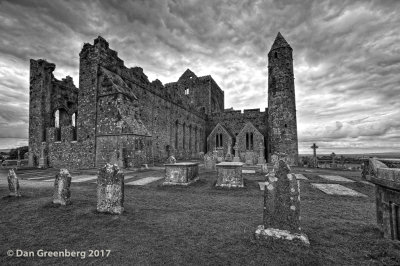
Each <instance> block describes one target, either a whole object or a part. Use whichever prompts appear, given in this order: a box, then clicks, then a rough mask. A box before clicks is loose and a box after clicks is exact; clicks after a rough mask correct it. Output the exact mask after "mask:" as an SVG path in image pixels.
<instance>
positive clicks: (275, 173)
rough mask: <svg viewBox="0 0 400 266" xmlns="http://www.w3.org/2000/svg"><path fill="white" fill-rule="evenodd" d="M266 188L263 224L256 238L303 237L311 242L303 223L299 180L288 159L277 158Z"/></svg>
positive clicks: (302, 239) (294, 238)
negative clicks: (304, 232) (292, 172)
mask: <svg viewBox="0 0 400 266" xmlns="http://www.w3.org/2000/svg"><path fill="white" fill-rule="evenodd" d="M274 159H275V158H274ZM265 188H266V189H265V190H264V213H263V225H260V226H258V227H257V230H256V233H255V235H256V238H265V239H268V238H272V239H285V240H300V241H301V242H302V243H304V244H306V245H309V244H310V243H309V240H308V237H307V236H306V235H305V234H303V233H302V231H301V227H300V187H299V182H298V181H297V180H296V177H295V176H294V175H293V174H291V173H290V167H289V165H288V164H287V163H286V162H285V161H284V160H282V159H279V161H276V160H275V162H274V167H273V169H272V171H271V172H270V173H269V174H268V180H267V181H266V182H265Z"/></svg>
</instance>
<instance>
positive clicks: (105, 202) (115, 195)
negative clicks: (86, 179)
mask: <svg viewBox="0 0 400 266" xmlns="http://www.w3.org/2000/svg"><path fill="white" fill-rule="evenodd" d="M97 211H98V212H107V213H112V214H121V213H122V212H123V211H124V173H123V172H122V171H121V170H120V169H119V168H118V166H117V165H115V164H114V165H112V164H108V163H107V164H106V165H105V166H104V167H102V168H100V170H99V173H98V177H97Z"/></svg>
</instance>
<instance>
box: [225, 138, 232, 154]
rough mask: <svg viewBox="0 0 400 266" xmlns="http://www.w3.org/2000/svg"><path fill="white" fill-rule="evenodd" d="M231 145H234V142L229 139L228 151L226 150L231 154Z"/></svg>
mask: <svg viewBox="0 0 400 266" xmlns="http://www.w3.org/2000/svg"><path fill="white" fill-rule="evenodd" d="M231 147H232V143H231V142H230V141H229V142H228V151H227V152H226V154H227V155H228V154H231Z"/></svg>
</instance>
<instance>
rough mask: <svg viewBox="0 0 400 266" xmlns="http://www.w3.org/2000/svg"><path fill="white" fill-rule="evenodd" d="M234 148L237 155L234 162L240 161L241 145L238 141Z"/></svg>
mask: <svg viewBox="0 0 400 266" xmlns="http://www.w3.org/2000/svg"><path fill="white" fill-rule="evenodd" d="M233 149H234V150H235V157H234V158H233V161H234V162H240V157H239V147H238V144H237V142H236V143H235V146H233Z"/></svg>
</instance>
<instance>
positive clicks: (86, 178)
mask: <svg viewBox="0 0 400 266" xmlns="http://www.w3.org/2000/svg"><path fill="white" fill-rule="evenodd" d="M94 179H97V176H95V175H91V176H87V175H86V176H78V177H76V178H73V177H72V180H71V182H72V183H81V182H85V181H89V180H94Z"/></svg>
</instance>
